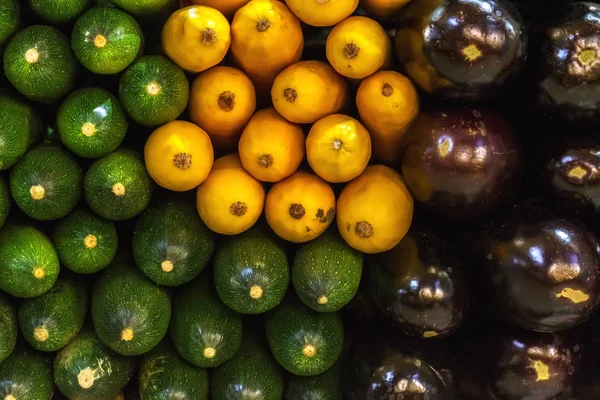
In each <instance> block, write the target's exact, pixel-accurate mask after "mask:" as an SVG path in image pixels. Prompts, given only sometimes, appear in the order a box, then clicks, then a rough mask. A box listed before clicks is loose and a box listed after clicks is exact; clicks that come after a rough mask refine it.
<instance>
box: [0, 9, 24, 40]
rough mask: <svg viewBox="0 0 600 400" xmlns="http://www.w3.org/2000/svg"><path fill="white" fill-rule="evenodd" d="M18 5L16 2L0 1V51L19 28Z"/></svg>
mask: <svg viewBox="0 0 600 400" xmlns="http://www.w3.org/2000/svg"><path fill="white" fill-rule="evenodd" d="M20 14H21V13H20V9H19V3H18V2H17V0H0V49H3V48H4V45H6V42H7V41H8V39H10V37H11V36H12V35H14V33H15V32H17V31H18V30H19V27H20V26H21V15H20Z"/></svg>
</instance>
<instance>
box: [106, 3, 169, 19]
mask: <svg viewBox="0 0 600 400" xmlns="http://www.w3.org/2000/svg"><path fill="white" fill-rule="evenodd" d="M110 2H111V3H113V4H114V5H116V6H117V7H119V8H122V9H123V10H125V11H127V12H128V13H130V14H131V15H133V16H135V17H136V18H148V17H154V16H156V15H161V14H164V13H168V12H170V11H172V10H173V9H175V8H176V7H177V4H178V2H177V0H110Z"/></svg>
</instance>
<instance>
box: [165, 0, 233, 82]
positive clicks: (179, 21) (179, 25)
mask: <svg viewBox="0 0 600 400" xmlns="http://www.w3.org/2000/svg"><path fill="white" fill-rule="evenodd" d="M209 31H210V32H211V34H212V36H211V35H208V36H207V34H206V33H207V32H209ZM203 37H204V38H205V39H203ZM230 45H231V28H230V26H229V21H227V18H225V16H223V14H221V13H220V12H219V11H217V10H215V9H214V8H211V7H204V6H189V7H185V8H182V9H179V10H177V11H175V12H174V13H173V14H171V16H170V17H169V19H168V20H167V22H166V23H165V25H164V26H163V30H162V47H163V50H164V51H165V53H166V54H167V56H169V58H171V60H173V61H174V62H175V63H176V64H177V65H179V66H180V67H181V68H183V69H185V70H187V71H190V72H202V71H205V70H207V69H209V68H210V67H213V66H215V65H217V64H218V63H220V62H221V61H222V60H223V58H224V57H225V55H226V54H227V51H229V46H230Z"/></svg>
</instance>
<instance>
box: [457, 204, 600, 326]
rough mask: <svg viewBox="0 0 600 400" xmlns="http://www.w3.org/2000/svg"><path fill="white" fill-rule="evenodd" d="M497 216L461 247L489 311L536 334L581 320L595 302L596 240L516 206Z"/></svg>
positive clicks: (599, 278)
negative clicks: (479, 282) (486, 300)
mask: <svg viewBox="0 0 600 400" xmlns="http://www.w3.org/2000/svg"><path fill="white" fill-rule="evenodd" d="M503 214H504V215H502V216H500V217H499V218H498V219H497V220H494V221H491V222H490V223H489V224H488V225H487V226H485V227H482V229H481V230H479V231H475V232H473V234H472V237H471V238H470V240H468V241H467V242H465V248H464V250H465V251H466V252H469V253H471V254H470V257H469V264H470V267H471V268H472V269H473V274H479V277H478V279H480V280H481V282H482V284H483V286H482V287H480V288H479V289H481V290H482V291H483V292H484V293H485V294H486V296H487V298H488V299H489V300H490V304H491V306H492V307H493V308H494V309H495V311H496V312H497V313H498V314H499V315H501V316H503V317H504V318H505V319H507V320H509V321H511V322H513V323H515V324H517V325H519V326H521V327H523V328H525V329H530V330H535V331H541V332H554V331H560V330H565V329H570V328H573V327H574V326H576V325H579V324H581V323H583V322H584V321H586V320H587V319H588V318H589V317H590V316H591V315H592V314H593V313H594V312H595V311H596V309H597V307H598V303H599V300H600V243H599V242H598V240H597V239H596V238H595V237H594V236H593V235H592V234H591V233H590V232H589V231H588V230H587V229H586V228H584V227H583V226H582V225H579V224H577V223H574V222H572V221H568V220H566V219H564V218H562V217H559V216H556V215H555V214H553V213H551V212H549V211H547V210H542V209H539V208H534V207H529V206H521V207H512V208H511V209H510V210H507V212H506V213H503ZM473 277H474V276H473Z"/></svg>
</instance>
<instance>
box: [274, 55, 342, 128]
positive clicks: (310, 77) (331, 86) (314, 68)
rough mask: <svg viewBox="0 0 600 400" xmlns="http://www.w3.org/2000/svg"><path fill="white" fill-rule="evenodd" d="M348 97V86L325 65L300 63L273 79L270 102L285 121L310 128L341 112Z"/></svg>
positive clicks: (320, 62) (323, 63) (318, 62)
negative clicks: (324, 118) (330, 115)
mask: <svg viewBox="0 0 600 400" xmlns="http://www.w3.org/2000/svg"><path fill="white" fill-rule="evenodd" d="M347 97H348V82H347V81H346V80H345V79H344V78H343V77H342V76H341V75H340V74H338V73H337V72H336V71H335V70H334V69H333V68H332V67H331V65H329V64H328V63H326V62H322V61H301V62H298V63H295V64H292V65H290V66H289V67H287V68H286V69H284V70H283V71H281V73H280V74H279V75H277V78H275V82H273V88H272V89H271V99H272V100H273V105H274V106H275V108H276V109H277V111H278V112H279V113H280V114H281V115H282V116H283V117H285V118H286V119H287V120H288V121H291V122H296V123H299V124H312V123H314V122H316V121H317V120H319V119H321V118H323V117H325V116H327V115H329V114H333V113H336V112H338V111H340V109H341V108H342V107H343V106H344V104H345V103H346V99H347Z"/></svg>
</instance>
